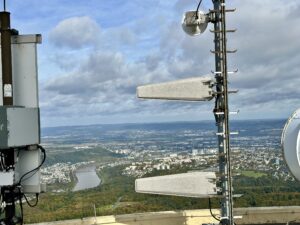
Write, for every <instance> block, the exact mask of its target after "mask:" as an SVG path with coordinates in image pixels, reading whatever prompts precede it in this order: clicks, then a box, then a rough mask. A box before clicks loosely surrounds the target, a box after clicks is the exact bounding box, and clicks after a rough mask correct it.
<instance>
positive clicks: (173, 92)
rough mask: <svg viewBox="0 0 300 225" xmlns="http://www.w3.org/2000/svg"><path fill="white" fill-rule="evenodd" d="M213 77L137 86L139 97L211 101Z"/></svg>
mask: <svg viewBox="0 0 300 225" xmlns="http://www.w3.org/2000/svg"><path fill="white" fill-rule="evenodd" d="M213 83H214V80H213V78H211V77H195V78H188V79H182V80H177V81H171V82H165V83H159V84H149V85H145V86H139V87H138V88H137V97H138V98H147V99H167V100H183V101H209V100H211V99H212V98H213V97H214V96H213V93H214V92H213V89H212V88H213Z"/></svg>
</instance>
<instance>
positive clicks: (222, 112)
mask: <svg viewBox="0 0 300 225" xmlns="http://www.w3.org/2000/svg"><path fill="white" fill-rule="evenodd" d="M213 4H214V9H213V10H211V13H213V15H214V30H213V31H212V32H213V33H214V36H215V39H214V42H215V50H214V51H212V53H214V54H215V63H216V65H215V77H216V102H215V109H214V114H215V119H216V125H217V127H218V133H217V134H218V148H219V173H220V188H221V195H222V200H221V224H226V225H233V224H234V221H233V191H232V171H231V161H230V159H231V150H230V130H229V108H228V93H229V91H228V70H227V53H234V52H236V50H234V51H228V50H227V43H226V42H227V39H226V33H227V32H234V30H226V12H232V11H234V10H226V9H225V0H213Z"/></svg>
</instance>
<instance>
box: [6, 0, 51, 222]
mask: <svg viewBox="0 0 300 225" xmlns="http://www.w3.org/2000/svg"><path fill="white" fill-rule="evenodd" d="M3 4H4V5H3V6H4V11H2V12H0V22H1V23H0V30H1V61H0V63H1V66H0V68H1V70H0V79H2V82H1V84H0V127H1V129H0V224H1V225H15V224H23V212H22V209H23V207H22V204H23V201H22V200H23V198H25V200H26V202H27V203H28V199H27V197H26V194H34V195H35V196H36V204H37V202H38V195H39V193H41V192H43V191H44V190H45V186H44V185H42V184H41V173H40V168H41V166H42V164H43V163H44V162H45V158H46V152H45V149H44V148H43V147H42V146H40V145H39V144H40V123H39V121H40V115H39V103H38V81H37V54H36V52H37V44H39V43H41V35H39V34H33V35H19V33H18V31H17V30H15V29H11V26H10V13H9V12H7V11H6V1H5V0H4V2H3ZM17 204H19V205H20V207H19V208H20V210H17ZM28 204H30V203H28Z"/></svg>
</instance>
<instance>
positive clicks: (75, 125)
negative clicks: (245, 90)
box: [41, 118, 288, 129]
mask: <svg viewBox="0 0 300 225" xmlns="http://www.w3.org/2000/svg"><path fill="white" fill-rule="evenodd" d="M287 119H288V118H264V119H263V118H257V119H234V120H232V119H231V120H230V122H243V121H287ZM201 122H211V123H215V120H190V121H183V120H182V121H180V120H179V121H161V122H159V121H157V122H155V121H153V122H151V121H150V122H149V121H147V122H136V123H96V124H81V125H80V124H74V125H62V126H52V127H51V126H49V127H41V129H47V128H62V127H84V126H114V125H147V124H172V123H201Z"/></svg>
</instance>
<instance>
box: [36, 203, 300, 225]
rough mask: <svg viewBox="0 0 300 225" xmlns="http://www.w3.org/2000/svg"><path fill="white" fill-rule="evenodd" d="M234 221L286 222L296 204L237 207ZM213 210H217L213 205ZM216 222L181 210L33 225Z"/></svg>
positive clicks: (204, 213)
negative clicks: (287, 205)
mask: <svg viewBox="0 0 300 225" xmlns="http://www.w3.org/2000/svg"><path fill="white" fill-rule="evenodd" d="M234 211H235V215H237V216H243V218H242V219H236V224H288V223H298V224H299V223H300V206H289V207H257V208H237V209H235V210H234ZM213 213H214V214H218V213H219V210H216V209H214V210H213ZM205 223H206V224H207V223H216V224H218V221H216V220H215V219H213V218H212V216H211V214H210V212H209V210H207V209H204V210H185V211H166V212H150V213H136V214H127V215H116V216H101V217H90V218H84V219H76V220H65V221H56V222H46V223H39V224H35V225H92V224H95V225H96V224H98V225H201V224H205Z"/></svg>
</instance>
